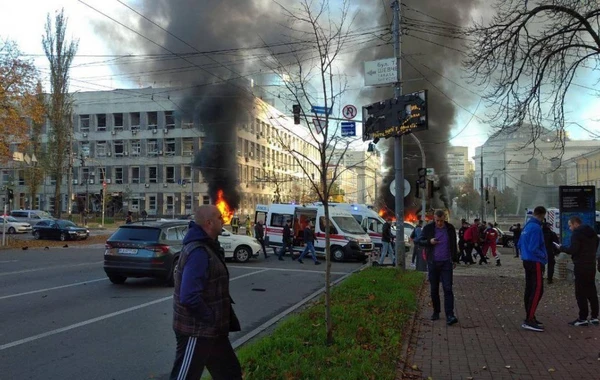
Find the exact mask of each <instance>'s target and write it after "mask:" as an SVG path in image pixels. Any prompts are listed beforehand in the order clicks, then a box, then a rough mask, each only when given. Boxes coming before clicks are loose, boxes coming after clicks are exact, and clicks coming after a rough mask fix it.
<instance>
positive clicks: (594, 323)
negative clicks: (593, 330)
mask: <svg viewBox="0 0 600 380" xmlns="http://www.w3.org/2000/svg"><path fill="white" fill-rule="evenodd" d="M590 323H591V324H592V325H594V326H598V325H600V321H599V320H598V318H592V319H590Z"/></svg>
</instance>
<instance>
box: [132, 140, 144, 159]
mask: <svg viewBox="0 0 600 380" xmlns="http://www.w3.org/2000/svg"><path fill="white" fill-rule="evenodd" d="M141 153H142V143H141V142H140V140H131V155H132V156H139V155H140V154H141Z"/></svg>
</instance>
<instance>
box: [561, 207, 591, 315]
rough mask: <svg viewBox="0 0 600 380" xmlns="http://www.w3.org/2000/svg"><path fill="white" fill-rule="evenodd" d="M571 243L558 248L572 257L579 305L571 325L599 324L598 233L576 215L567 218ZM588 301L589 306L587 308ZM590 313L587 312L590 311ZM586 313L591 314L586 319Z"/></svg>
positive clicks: (576, 296)
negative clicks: (575, 317)
mask: <svg viewBox="0 0 600 380" xmlns="http://www.w3.org/2000/svg"><path fill="white" fill-rule="evenodd" d="M569 229H570V230H571V231H572V232H573V235H571V245H569V246H568V247H567V246H564V245H561V246H560V247H559V249H560V250H561V252H565V253H567V254H569V255H571V258H572V259H573V272H574V274H575V298H576V299H577V306H578V307H579V317H578V318H577V319H576V320H574V321H573V322H569V324H570V325H571V326H587V325H588V324H590V323H591V324H593V325H596V326H597V325H599V324H600V322H599V321H598V291H597V290H596V251H597V249H598V235H596V232H595V231H594V229H593V228H592V227H590V226H588V225H587V224H583V223H582V222H581V218H579V217H578V216H572V217H571V218H570V219H569ZM588 302H589V306H590V307H589V308H588ZM590 312H591V314H588V313H590ZM588 315H591V318H590V320H589V321H588Z"/></svg>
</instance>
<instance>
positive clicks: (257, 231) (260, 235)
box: [254, 220, 269, 259]
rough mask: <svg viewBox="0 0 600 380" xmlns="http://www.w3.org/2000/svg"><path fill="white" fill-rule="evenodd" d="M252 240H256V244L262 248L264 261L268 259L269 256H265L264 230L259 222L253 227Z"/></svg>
mask: <svg viewBox="0 0 600 380" xmlns="http://www.w3.org/2000/svg"><path fill="white" fill-rule="evenodd" d="M254 238H255V239H256V240H258V242H259V243H260V245H261V246H262V251H263V253H264V255H265V259H268V258H269V256H267V247H265V229H264V227H263V225H262V221H260V220H259V221H258V222H256V224H255V225H254Z"/></svg>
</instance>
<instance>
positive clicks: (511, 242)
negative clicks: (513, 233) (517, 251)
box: [506, 239, 515, 248]
mask: <svg viewBox="0 0 600 380" xmlns="http://www.w3.org/2000/svg"><path fill="white" fill-rule="evenodd" d="M506 246H507V247H508V248H514V247H515V241H514V240H513V239H510V240H509V241H507V242H506Z"/></svg>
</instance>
